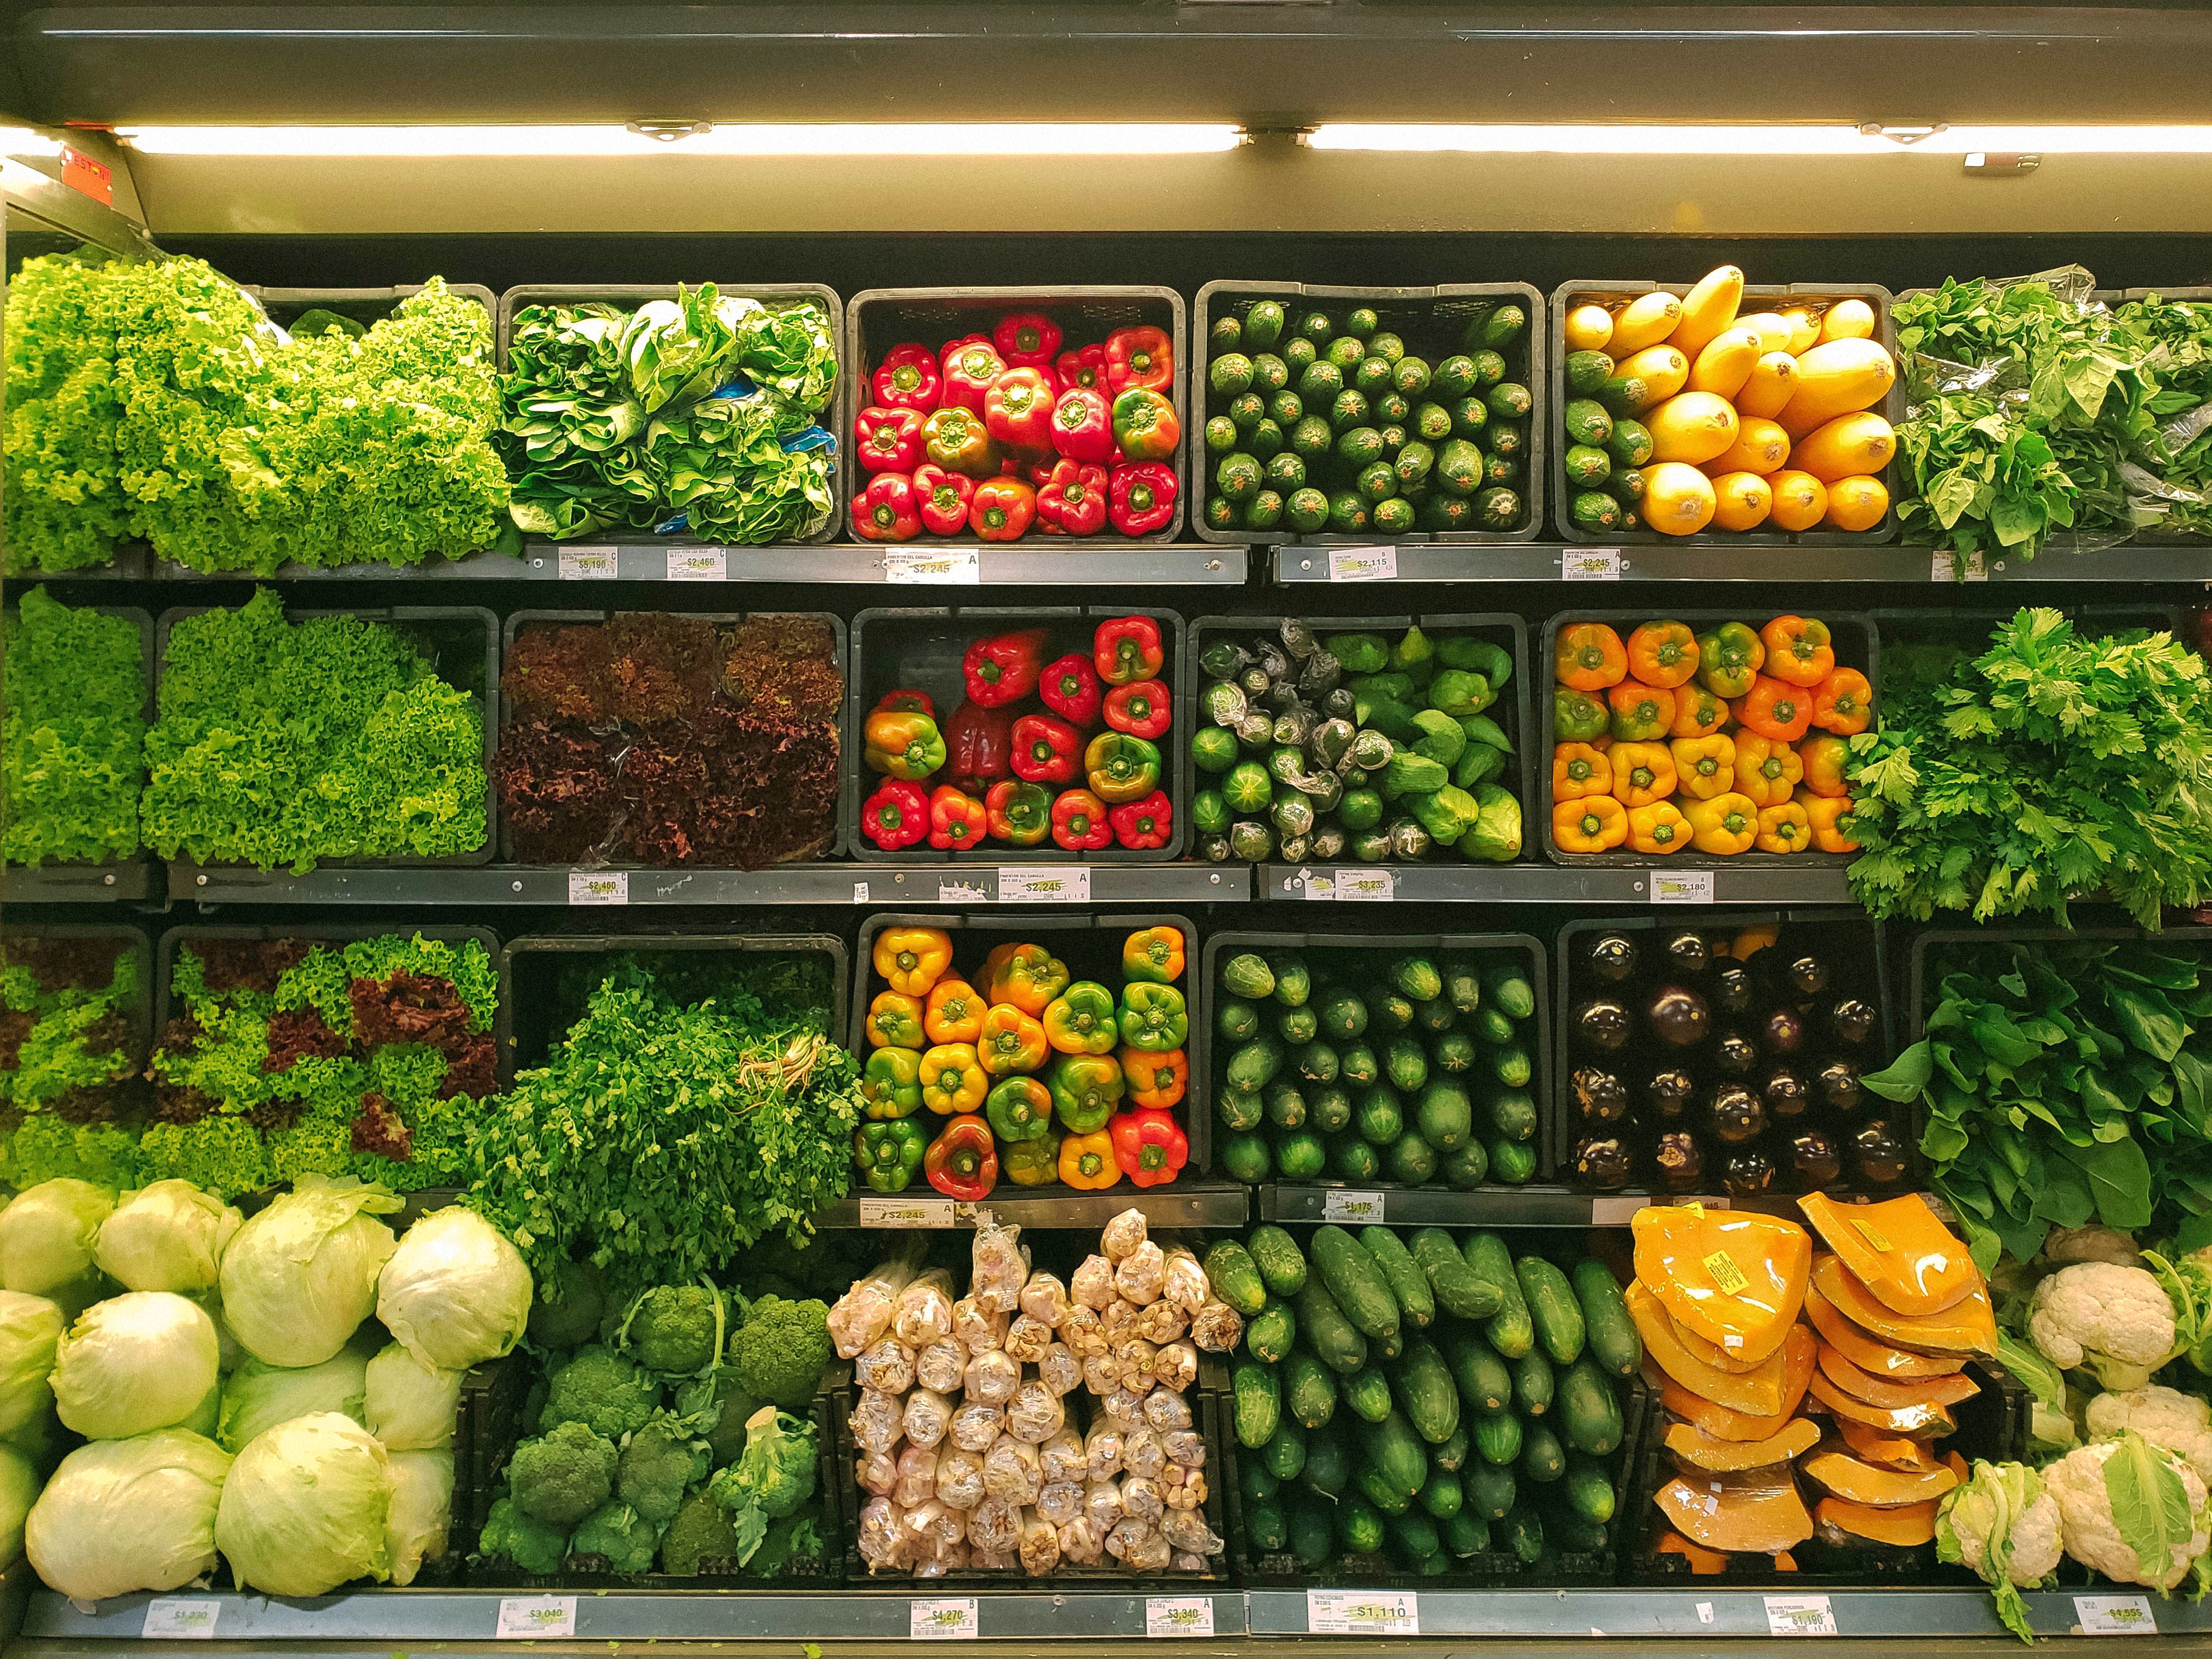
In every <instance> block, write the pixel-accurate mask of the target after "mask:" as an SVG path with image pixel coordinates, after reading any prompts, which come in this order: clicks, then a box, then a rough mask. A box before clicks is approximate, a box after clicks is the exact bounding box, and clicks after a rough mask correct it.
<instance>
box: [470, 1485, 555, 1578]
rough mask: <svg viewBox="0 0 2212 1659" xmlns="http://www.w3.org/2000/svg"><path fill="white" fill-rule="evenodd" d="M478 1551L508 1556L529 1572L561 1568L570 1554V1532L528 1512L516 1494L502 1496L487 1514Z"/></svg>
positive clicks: (478, 1542) (478, 1541)
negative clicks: (518, 1503) (517, 1504)
mask: <svg viewBox="0 0 2212 1659" xmlns="http://www.w3.org/2000/svg"><path fill="white" fill-rule="evenodd" d="M477 1553H478V1554H480V1555H499V1556H505V1557H506V1558H507V1559H508V1560H510V1561H512V1562H513V1563H514V1565H516V1566H518V1567H520V1568H521V1569H522V1571H525V1572H534V1573H551V1572H558V1571H561V1564H562V1562H563V1561H565V1560H566V1559H568V1534H567V1533H566V1532H564V1531H562V1529H561V1528H558V1527H549V1526H547V1525H546V1524H545V1523H544V1522H543V1521H538V1520H533V1519H532V1517H531V1516H527V1515H525V1514H524V1513H523V1512H522V1511H521V1510H519V1509H517V1508H516V1507H515V1506H514V1500H513V1498H499V1499H497V1500H495V1502H494V1503H493V1504H492V1506H491V1513H490V1514H489V1515H488V1516H485V1517H484V1526H483V1532H482V1533H481V1534H479V1535H478V1536H477Z"/></svg>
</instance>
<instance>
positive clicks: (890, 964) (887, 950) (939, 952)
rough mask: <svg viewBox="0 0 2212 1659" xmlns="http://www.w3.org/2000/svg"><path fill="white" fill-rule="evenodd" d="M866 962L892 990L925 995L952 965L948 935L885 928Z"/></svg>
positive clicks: (929, 930)
mask: <svg viewBox="0 0 2212 1659" xmlns="http://www.w3.org/2000/svg"><path fill="white" fill-rule="evenodd" d="M869 960H870V961H872V963H874V964H875V969H876V973H877V974H878V976H879V977H881V979H882V980H883V981H884V983H885V984H887V985H889V986H890V987H891V989H892V990H894V991H903V992H905V993H906V994H907V995H908V996H910V997H919V996H927V994H929V987H931V986H933V985H934V984H936V983H937V981H939V979H941V978H943V977H944V975H945V969H947V968H950V967H951V965H952V936H951V934H950V933H946V932H945V930H944V929H943V928H941V927H887V928H885V929H884V931H883V932H882V933H878V934H877V935H876V944H875V949H874V950H873V951H872V952H871V953H870V956H869Z"/></svg>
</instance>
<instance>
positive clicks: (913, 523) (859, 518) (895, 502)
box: [853, 472, 921, 542]
mask: <svg viewBox="0 0 2212 1659" xmlns="http://www.w3.org/2000/svg"><path fill="white" fill-rule="evenodd" d="M853 531H854V534H855V535H858V536H860V537H863V538H866V539H867V540H869V541H872V542H909V541H912V540H913V539H914V538H915V537H916V536H919V535H920V534H921V512H920V510H919V509H918V508H917V507H916V506H915V499H914V480H913V479H912V478H909V477H907V475H906V474H905V473H903V472H878V473H877V474H876V476H875V477H872V478H871V479H869V480H868V487H867V488H866V489H863V490H862V491H861V492H860V494H859V495H855V496H854V497H853Z"/></svg>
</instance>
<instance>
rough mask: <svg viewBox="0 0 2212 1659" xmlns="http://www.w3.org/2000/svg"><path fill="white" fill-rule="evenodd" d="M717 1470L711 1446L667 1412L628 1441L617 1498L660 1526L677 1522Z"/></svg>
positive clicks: (618, 1469)
mask: <svg viewBox="0 0 2212 1659" xmlns="http://www.w3.org/2000/svg"><path fill="white" fill-rule="evenodd" d="M712 1467H713V1462H712V1458H711V1454H710V1451H709V1449H708V1444H707V1443H706V1442H705V1441H703V1440H702V1439H700V1438H698V1437H696V1435H693V1434H691V1433H690V1432H689V1431H686V1430H685V1429H684V1427H683V1425H680V1424H679V1423H678V1421H677V1420H676V1419H674V1418H673V1417H671V1416H670V1415H669V1414H668V1413H666V1412H661V1413H656V1414H655V1415H654V1417H653V1420H652V1421H651V1422H649V1423H647V1425H645V1426H644V1427H643V1428H641V1429H640V1430H639V1431H637V1432H636V1433H635V1434H634V1435H632V1436H630V1437H629V1439H627V1440H625V1441H624V1442H623V1448H622V1456H621V1460H620V1462H618V1463H617V1466H616V1468H615V1495H616V1496H617V1497H618V1498H621V1499H622V1501H623V1503H625V1504H629V1506H630V1507H631V1508H632V1509H634V1510H636V1511H637V1512H638V1513H639V1514H640V1515H641V1516H644V1517H645V1518H646V1519H647V1520H648V1521H650V1522H653V1524H654V1525H655V1526H666V1525H667V1524H668V1522H670V1521H671V1520H673V1519H674V1518H675V1516H676V1511H677V1510H678V1507H679V1506H680V1505H681V1504H683V1502H684V1493H685V1492H689V1491H690V1489H691V1488H692V1487H693V1486H696V1485H697V1484H698V1483H699V1482H700V1481H702V1480H705V1479H706V1478H707V1474H708V1470H709V1469H710V1468H712Z"/></svg>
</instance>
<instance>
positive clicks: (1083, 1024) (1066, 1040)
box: [1044, 979, 1120, 1054]
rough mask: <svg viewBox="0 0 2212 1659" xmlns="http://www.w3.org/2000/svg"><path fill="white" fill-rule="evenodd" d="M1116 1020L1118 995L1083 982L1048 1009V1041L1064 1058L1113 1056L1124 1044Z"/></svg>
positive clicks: (1062, 995)
mask: <svg viewBox="0 0 2212 1659" xmlns="http://www.w3.org/2000/svg"><path fill="white" fill-rule="evenodd" d="M1114 1017H1115V1009H1114V994H1113V993H1112V992H1111V991H1109V990H1108V989H1107V988H1106V987H1104V986H1103V985H1101V984H1099V983H1098V982H1097V981H1096V980H1088V979H1079V980H1078V981H1075V983H1074V984H1073V985H1071V986H1069V987H1067V988H1066V990H1065V991H1062V992H1061V993H1060V994H1059V995H1058V996H1056V997H1054V999H1053V1000H1051V1001H1050V1002H1049V1003H1048V1004H1046V1005H1045V1011H1044V1038H1045V1041H1046V1042H1049V1043H1050V1044H1052V1046H1053V1047H1054V1048H1055V1049H1057V1050H1058V1051H1059V1052H1060V1053H1061V1054H1112V1053H1113V1052H1114V1045H1115V1043H1116V1042H1119V1041H1120V1038H1119V1036H1117V1035H1116V1032H1115V1024H1114Z"/></svg>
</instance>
